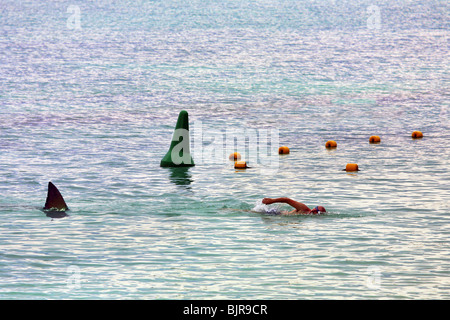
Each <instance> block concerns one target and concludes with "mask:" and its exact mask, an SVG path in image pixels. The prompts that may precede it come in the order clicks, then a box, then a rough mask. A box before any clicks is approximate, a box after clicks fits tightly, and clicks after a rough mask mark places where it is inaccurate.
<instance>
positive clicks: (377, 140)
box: [369, 136, 381, 143]
mask: <svg viewBox="0 0 450 320" xmlns="http://www.w3.org/2000/svg"><path fill="white" fill-rule="evenodd" d="M380 141H381V139H380V137H379V136H371V137H370V138H369V142H370V143H380Z"/></svg>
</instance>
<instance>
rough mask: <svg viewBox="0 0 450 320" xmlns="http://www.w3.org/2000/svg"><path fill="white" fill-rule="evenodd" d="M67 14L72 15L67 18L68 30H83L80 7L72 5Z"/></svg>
mask: <svg viewBox="0 0 450 320" xmlns="http://www.w3.org/2000/svg"><path fill="white" fill-rule="evenodd" d="M67 13H70V16H69V17H68V18H67V21H66V26H67V29H70V30H81V10H80V7H79V6H77V5H73V4H72V5H70V6H69V7H68V8H67Z"/></svg>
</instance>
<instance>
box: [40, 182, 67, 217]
mask: <svg viewBox="0 0 450 320" xmlns="http://www.w3.org/2000/svg"><path fill="white" fill-rule="evenodd" d="M44 210H49V211H67V210H69V207H68V206H67V204H66V202H65V201H64V198H63V197H62V195H61V193H60V192H59V190H58V188H56V187H55V185H54V184H53V183H51V182H49V183H48V192H47V201H45V206H44Z"/></svg>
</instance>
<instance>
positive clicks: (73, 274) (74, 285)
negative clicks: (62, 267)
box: [66, 265, 81, 290]
mask: <svg viewBox="0 0 450 320" xmlns="http://www.w3.org/2000/svg"><path fill="white" fill-rule="evenodd" d="M66 272H67V274H68V275H69V276H68V277H67V281H66V284H67V289H69V290H74V289H80V288H81V271H80V268H79V267H77V266H74V265H70V266H68V267H67V269H66Z"/></svg>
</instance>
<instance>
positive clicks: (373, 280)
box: [366, 266, 381, 290]
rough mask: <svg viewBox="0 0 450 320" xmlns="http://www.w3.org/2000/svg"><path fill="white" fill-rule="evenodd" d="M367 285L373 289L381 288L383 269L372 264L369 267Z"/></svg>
mask: <svg viewBox="0 0 450 320" xmlns="http://www.w3.org/2000/svg"><path fill="white" fill-rule="evenodd" d="M366 287H367V288H369V289H372V290H378V289H380V288H381V269H380V267H376V266H371V267H368V268H367V278H366Z"/></svg>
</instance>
